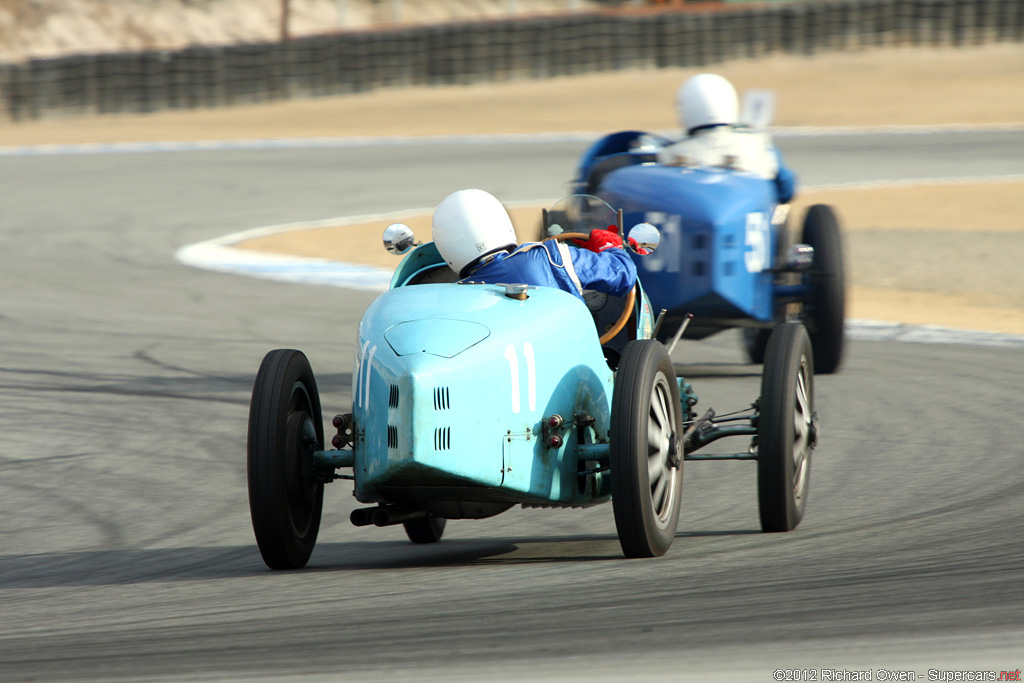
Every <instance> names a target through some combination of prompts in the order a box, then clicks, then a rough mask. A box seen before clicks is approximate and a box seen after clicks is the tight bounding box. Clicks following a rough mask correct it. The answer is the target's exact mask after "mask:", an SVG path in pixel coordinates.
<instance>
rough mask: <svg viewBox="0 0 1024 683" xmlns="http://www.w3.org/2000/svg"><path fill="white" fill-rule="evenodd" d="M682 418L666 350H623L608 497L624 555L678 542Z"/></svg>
mask: <svg viewBox="0 0 1024 683" xmlns="http://www.w3.org/2000/svg"><path fill="white" fill-rule="evenodd" d="M682 424H683V414H682V405H681V403H680V400H679V388H678V386H677V385H676V373H675V368H674V367H673V365H672V360H671V359H670V358H669V356H668V352H667V351H666V350H665V347H664V345H662V344H661V343H660V342H657V341H653V340H640V341H632V342H629V343H628V344H626V346H625V348H623V351H622V358H621V360H620V361H619V369H618V373H617V375H616V377H615V389H614V391H613V392H612V422H611V427H612V430H611V434H610V437H611V443H610V456H611V474H612V481H611V491H612V508H613V509H614V512H615V528H616V530H617V531H618V534H619V543H620V545H621V546H622V552H623V553H624V554H625V555H626V557H657V556H660V555H664V554H665V552H666V551H667V550H668V549H669V546H671V545H672V540H673V539H674V538H675V534H676V527H677V526H678V524H679V506H680V500H681V497H682V490H683V440H682Z"/></svg>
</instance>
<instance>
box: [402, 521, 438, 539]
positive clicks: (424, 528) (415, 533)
mask: <svg viewBox="0 0 1024 683" xmlns="http://www.w3.org/2000/svg"><path fill="white" fill-rule="evenodd" d="M447 522H448V520H447V519H445V518H444V517H433V516H431V517H425V518H423V519H414V520H412V521H411V522H403V523H402V525H403V526H404V527H405V535H406V536H408V537H409V540H410V541H412V542H413V543H437V542H438V541H440V540H441V536H442V535H443V534H444V527H445V524H446V523H447Z"/></svg>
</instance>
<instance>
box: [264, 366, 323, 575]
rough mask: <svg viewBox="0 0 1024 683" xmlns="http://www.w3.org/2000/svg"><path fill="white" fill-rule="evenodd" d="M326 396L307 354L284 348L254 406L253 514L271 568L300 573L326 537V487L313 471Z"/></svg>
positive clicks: (266, 371) (320, 444) (320, 443)
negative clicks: (321, 393)
mask: <svg viewBox="0 0 1024 683" xmlns="http://www.w3.org/2000/svg"><path fill="white" fill-rule="evenodd" d="M323 444H324V425H323V419H322V416H321V412H320V396H319V394H318V393H317V388H316V379H314V377H313V370H312V369H311V368H310V367H309V361H308V360H307V359H306V356H305V355H303V353H302V352H301V351H296V350H294V349H277V350H275V351H271V352H270V353H268V354H267V355H266V357H265V358H264V359H263V364H262V365H260V370H259V373H257V375H256V382H255V384H254V385H253V389H252V402H251V403H250V404H249V440H248V479H249V512H250V514H251V515H252V528H253V531H254V532H255V534H256V543H257V545H259V548H260V554H261V555H262V556H263V561H264V562H266V564H267V566H268V567H270V568H271V569H298V568H300V567H304V566H305V565H306V562H307V561H308V560H309V556H310V553H312V552H313V546H314V545H315V544H316V536H317V532H318V531H319V530H320V515H321V513H322V511H323V502H324V485H323V482H322V481H321V480H320V479H319V478H317V476H316V475H315V473H314V471H313V458H312V454H313V451H314V450H322V449H323Z"/></svg>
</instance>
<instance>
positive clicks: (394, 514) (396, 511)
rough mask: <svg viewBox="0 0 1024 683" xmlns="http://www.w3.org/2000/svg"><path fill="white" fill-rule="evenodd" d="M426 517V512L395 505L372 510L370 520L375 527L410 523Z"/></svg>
mask: <svg viewBox="0 0 1024 683" xmlns="http://www.w3.org/2000/svg"><path fill="white" fill-rule="evenodd" d="M426 516H427V511H426V510H408V509H406V508H401V507H398V506H397V505H386V506H381V507H379V508H377V509H376V510H374V511H373V515H372V516H371V520H372V521H373V523H374V524H375V525H377V526H391V525H392V524H401V523H402V522H411V521H412V520H414V519H423V518H425V517H426Z"/></svg>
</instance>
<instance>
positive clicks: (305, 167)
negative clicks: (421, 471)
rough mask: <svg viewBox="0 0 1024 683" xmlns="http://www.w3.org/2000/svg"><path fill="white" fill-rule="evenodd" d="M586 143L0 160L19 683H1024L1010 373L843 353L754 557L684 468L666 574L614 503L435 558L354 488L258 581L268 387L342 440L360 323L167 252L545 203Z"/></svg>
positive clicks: (739, 400) (970, 149) (317, 295)
mask: <svg viewBox="0 0 1024 683" xmlns="http://www.w3.org/2000/svg"><path fill="white" fill-rule="evenodd" d="M781 143H782V146H783V149H784V151H785V153H786V156H787V160H788V161H789V162H790V164H792V165H793V166H794V167H795V168H797V169H798V170H799V172H800V174H801V180H802V181H803V182H804V183H808V184H826V183H838V182H859V181H870V180H876V179H900V178H921V177H929V178H931V177H958V176H965V175H999V174H1020V173H1024V155H1022V154H1021V153H1020V152H1021V149H1022V148H1024V133H1020V132H987V133H946V134H943V135H906V136H896V135H878V136H860V137H852V136H842V137H827V136H826V137H793V138H783V139H782V140H781ZM581 147H582V145H581V143H579V142H578V141H573V142H565V143H546V144H539V143H524V142H519V143H515V144H512V143H507V142H505V143H500V144H495V145H487V144H457V143H444V144H440V143H436V144H432V143H427V144H419V145H413V144H408V145H391V146H363V147H352V148H337V149H324V150H318V149H267V150H259V149H257V150H242V151H216V150H214V151H207V152H175V153H162V154H150V153H133V154H88V155H57V156H17V157H10V156H9V157H4V158H0V179H2V194H0V613H2V616H3V618H2V619H0V680H3V681H24V680H41V681H56V680H132V679H169V680H196V679H206V680H221V679H223V680H251V679H254V678H260V677H268V678H275V679H280V678H290V677H294V678H298V679H301V680H306V681H311V680H337V679H339V678H345V679H351V680H360V679H367V680H369V679H373V680H395V681H402V680H410V681H412V680H417V681H418V680H467V681H469V680H512V679H517V680H519V679H545V680H626V679H635V678H646V679H651V680H750V681H770V680H776V678H775V677H774V676H773V671H774V670H776V669H801V670H802V669H807V670H810V671H811V674H813V675H814V676H815V677H816V678H817V680H829V678H828V677H829V676H830V671H828V670H838V671H836V672H834V673H837V674H842V672H843V670H865V669H870V670H871V671H872V674H873V676H874V680H878V673H877V670H878V669H886V670H888V671H901V670H902V671H913V672H915V673H916V674H917V675H918V680H928V678H927V676H928V670H929V669H936V670H938V671H940V672H944V671H954V670H958V669H973V670H985V671H996V672H998V671H1001V670H1011V671H1012V670H1014V669H1018V668H1021V667H1022V665H1024V543H1022V542H1024V427H1022V421H1021V418H1020V412H1021V406H1022V405H1024V401H1022V396H1024V394H1022V389H1021V387H1022V386H1024V354H1022V350H1021V347H1020V346H1016V347H1008V348H998V347H983V346H968V345H956V344H952V345H951V344H911V343H892V342H881V341H874V342H869V341H854V342H852V343H851V346H850V348H849V353H848V360H847V362H846V364H845V367H844V368H843V370H842V372H841V373H840V374H838V375H835V376H830V377H819V378H818V380H817V383H816V389H817V409H818V410H819V412H820V413H821V416H822V425H823V426H822V434H821V439H820V446H819V448H818V450H817V451H816V452H815V456H814V466H813V476H812V483H811V492H810V499H809V503H808V508H807V513H806V516H805V519H804V521H803V523H802V524H801V525H800V527H799V528H798V529H797V530H795V531H794V532H791V533H787V534H772V535H767V534H762V533H760V532H759V530H758V519H757V509H756V489H755V467H754V465H753V464H751V463H743V462H725V463H688V464H687V468H686V475H685V477H686V481H685V487H684V502H683V513H682V517H681V520H680V524H679V533H678V536H677V538H676V540H675V543H674V545H673V547H672V549H671V550H670V551H669V554H668V555H667V556H665V557H663V558H660V559H656V560H625V559H622V558H621V556H620V550H619V546H618V542H617V540H616V536H615V528H614V522H613V518H612V510H611V507H610V506H607V505H605V506H598V507H596V508H591V509H587V510H568V511H560V510H553V511H548V510H521V509H518V508H517V509H513V510H511V511H509V512H507V513H505V514H503V515H500V516H498V517H495V518H492V519H490V520H482V521H461V522H451V523H449V525H448V530H447V532H446V537H445V539H444V540H443V541H442V542H441V543H438V544H436V545H434V546H430V547H417V546H413V545H412V544H410V543H408V542H407V541H406V540H405V538H404V534H403V533H402V531H401V529H400V527H392V528H388V529H376V528H372V527H371V528H355V527H352V526H351V525H350V524H349V522H348V513H349V511H350V510H351V509H352V507H353V505H354V503H355V501H354V499H353V498H352V497H351V495H350V491H351V486H350V485H349V484H347V483H345V482H337V483H334V484H332V485H331V486H330V487H329V488H328V489H327V497H326V502H325V518H324V524H323V526H322V528H321V532H320V541H319V544H318V546H317V548H316V550H315V551H314V554H313V557H312V559H311V562H310V566H309V567H308V568H307V569H306V570H303V571H298V572H284V573H275V572H270V571H269V570H267V569H266V568H265V567H264V565H263V563H262V561H261V559H260V556H259V553H258V551H257V549H256V545H255V542H254V540H253V536H252V529H251V526H250V522H249V512H248V503H247V494H246V484H245V434H246V420H247V413H248V401H249V394H250V391H251V387H252V381H253V378H254V376H255V373H256V369H257V368H258V366H259V363H260V360H261V359H262V357H263V355H264V354H265V353H266V352H267V351H269V350H270V349H273V348H278V347H298V348H301V349H303V350H304V351H305V352H306V353H307V355H308V356H309V357H310V359H311V361H312V363H313V367H314V370H315V371H316V372H317V375H318V380H319V383H320V386H321V391H322V395H323V402H324V406H325V413H326V414H327V415H330V414H332V413H333V412H341V411H344V410H346V409H347V408H348V405H349V393H350V387H351V369H352V358H353V351H354V349H353V345H354V340H355V327H356V323H357V321H358V319H359V316H360V314H361V313H362V311H363V310H364V309H365V307H366V306H367V305H368V304H369V302H370V301H371V300H372V298H373V297H374V296H375V295H374V294H373V293H370V292H359V291H347V290H342V289H337V288H330V287H322V286H311V285H294V284H281V283H276V282H271V281H266V280H259V279H252V278H246V277H239V276H233V275H224V274H217V273H211V272H206V271H201V270H196V269H191V268H186V267H184V266H182V265H180V264H179V263H177V262H176V261H175V260H174V258H173V255H174V253H175V251H176V250H177V249H178V248H179V247H181V246H183V245H185V244H189V243H192V242H196V241H199V240H204V239H210V238H213V237H216V236H218V235H222V234H225V233H228V232H233V231H237V230H241V229H245V228H250V227H256V226H260V225H267V224H275V223H287V222H292V221H301V220H314V219H319V218H325V217H330V216H344V215H354V214H364V213H373V212H378V211H384V210H400V209H409V208H416V207H422V206H430V205H433V204H435V203H436V202H437V201H438V200H439V199H440V198H441V197H443V196H444V195H445V194H446V193H447V192H449V191H451V190H454V189H457V188H460V187H467V186H480V187H485V188H487V189H489V190H491V191H492V192H494V193H495V194H497V195H498V196H500V197H502V198H503V199H507V200H510V201H512V200H517V199H523V200H526V199H535V198H540V197H552V196H556V195H558V194H559V193H560V191H561V189H562V188H563V187H564V185H563V183H564V181H565V180H567V179H568V177H569V176H570V175H571V171H572V167H573V164H574V161H575V159H576V156H577V154H578V153H579V151H580V148H581ZM567 351H568V352H571V349H567ZM675 360H676V362H677V364H678V366H679V368H680V369H681V371H682V372H683V373H684V374H685V375H687V377H688V378H689V379H691V380H692V381H693V383H694V385H695V388H696V390H697V392H698V393H699V394H700V396H701V404H700V407H708V406H714V407H716V409H718V410H719V412H722V411H723V410H727V409H734V408H742V407H745V406H746V405H747V404H749V402H750V401H752V400H753V399H754V398H755V397H756V395H757V392H758V383H759V369H758V368H755V367H752V366H747V365H744V364H743V363H742V357H741V355H740V352H739V343H738V340H737V339H736V337H735V336H734V335H731V334H727V335H722V336H719V337H713V338H711V339H710V340H706V341H704V342H699V343H698V342H687V343H684V344H682V345H680V347H679V348H678V349H677V350H676V352H675ZM480 392H481V395H482V396H486V387H481V388H480ZM742 447H743V446H742V445H740V448H741V449H742ZM823 669H824V671H823ZM801 675H803V676H804V678H803V679H802V680H810V679H809V678H808V675H809V674H801ZM942 675H944V674H942V673H940V674H939V676H942Z"/></svg>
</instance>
